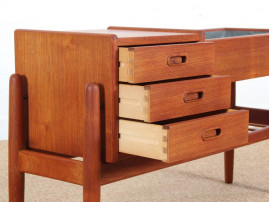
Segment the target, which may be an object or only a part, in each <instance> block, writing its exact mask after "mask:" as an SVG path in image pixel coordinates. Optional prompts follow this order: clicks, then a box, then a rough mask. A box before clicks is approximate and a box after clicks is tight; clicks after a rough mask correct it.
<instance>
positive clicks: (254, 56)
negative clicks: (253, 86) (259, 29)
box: [206, 34, 269, 82]
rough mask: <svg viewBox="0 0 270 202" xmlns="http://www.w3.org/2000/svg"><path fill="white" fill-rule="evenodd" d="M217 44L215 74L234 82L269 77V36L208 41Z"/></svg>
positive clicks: (261, 35)
mask: <svg viewBox="0 0 270 202" xmlns="http://www.w3.org/2000/svg"><path fill="white" fill-rule="evenodd" d="M206 41H210V42H215V57H216V59H215V68H214V74H221V75H231V77H232V82H234V81H239V80H244V79H251V78H256V77H262V76H268V75H269V34H260V35H251V36H241V37H228V38H217V39H208V40H206Z"/></svg>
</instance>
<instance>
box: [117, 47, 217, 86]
mask: <svg viewBox="0 0 270 202" xmlns="http://www.w3.org/2000/svg"><path fill="white" fill-rule="evenodd" d="M214 48H215V47H214V44H213V43H189V44H174V45H160V46H139V47H130V48H125V50H126V52H134V53H133V55H132V56H130V54H128V53H126V54H125V57H124V56H122V55H121V53H122V52H123V51H121V50H120V51H119V62H120V68H119V69H121V68H123V69H125V71H121V70H120V73H121V74H119V81H123V82H128V83H144V82H151V81H159V80H166V79H175V78H183V77H191V76H199V75H211V74H212V73H213V66H214V59H215V55H214ZM173 56H174V57H175V56H183V57H185V60H184V61H183V62H182V63H180V64H176V65H171V66H169V65H168V58H169V57H173ZM124 72H125V73H126V74H128V75H127V76H126V75H123V74H124ZM126 78H127V80H126Z"/></svg>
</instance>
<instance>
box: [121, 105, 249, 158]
mask: <svg viewBox="0 0 270 202" xmlns="http://www.w3.org/2000/svg"><path fill="white" fill-rule="evenodd" d="M216 113H217V114H213V112H211V113H209V114H210V115H207V114H204V115H196V116H195V119H194V117H190V118H180V119H179V120H176V121H174V122H160V123H159V124H148V123H142V122H136V121H130V120H123V119H120V120H119V134H120V137H119V151H120V152H123V153H128V154H133V155H138V156H143V157H148V158H152V159H158V160H161V161H164V162H167V163H171V162H175V161H179V160H185V159H188V158H192V157H196V156H200V155H203V154H205V155H207V154H211V153H215V152H222V151H225V150H228V149H231V148H234V147H237V146H239V145H242V144H246V143H247V142H248V119H249V112H248V110H238V111H237V110H226V111H223V112H222V113H218V112H216Z"/></svg>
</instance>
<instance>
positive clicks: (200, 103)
mask: <svg viewBox="0 0 270 202" xmlns="http://www.w3.org/2000/svg"><path fill="white" fill-rule="evenodd" d="M217 86H218V90H217ZM119 98H120V99H119V117H123V118H130V119H137V120H143V121H145V122H156V121H162V120H166V119H172V118H178V117H183V116H188V115H193V114H199V113H204V112H208V111H215V110H220V109H228V108H230V101H231V79H230V76H212V77H207V78H198V79H190V80H183V81H174V82H166V83H158V84H149V85H144V86H139V85H129V84H120V85H119Z"/></svg>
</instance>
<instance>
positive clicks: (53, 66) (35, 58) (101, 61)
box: [15, 30, 118, 162]
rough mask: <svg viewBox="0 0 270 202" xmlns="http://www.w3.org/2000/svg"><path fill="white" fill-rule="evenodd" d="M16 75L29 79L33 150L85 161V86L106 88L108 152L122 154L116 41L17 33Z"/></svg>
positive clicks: (104, 133) (104, 123)
mask: <svg viewBox="0 0 270 202" xmlns="http://www.w3.org/2000/svg"><path fill="white" fill-rule="evenodd" d="M15 58H16V73H18V74H21V75H23V76H25V77H26V79H27V85H28V105H29V146H30V147H31V148H35V149H40V150H45V151H51V152H56V153H62V154H68V155H72V156H82V155H83V154H82V150H83V139H84V138H83V136H84V134H85V117H86V112H85V107H84V106H85V105H84V102H85V101H84V100H85V85H86V84H87V83H89V82H96V83H98V84H100V88H101V105H102V110H101V116H102V123H101V124H102V128H103V130H102V137H103V145H102V148H103V152H106V153H105V155H106V161H108V162H114V161H116V160H117V155H118V121H117V118H116V117H117V116H118V85H117V81H118V79H117V77H118V72H117V45H116V36H115V35H110V34H105V35H97V34H86V33H68V32H49V31H27V30H17V31H16V32H15Z"/></svg>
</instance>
